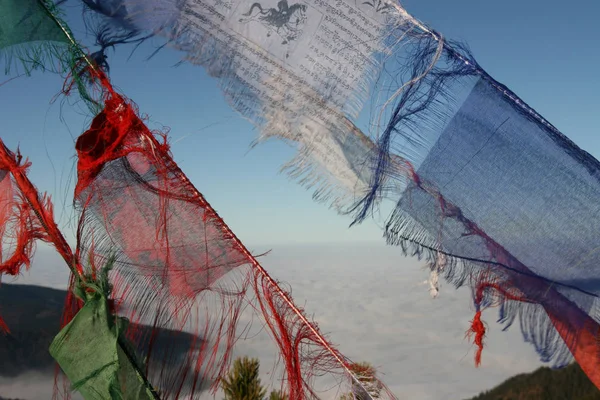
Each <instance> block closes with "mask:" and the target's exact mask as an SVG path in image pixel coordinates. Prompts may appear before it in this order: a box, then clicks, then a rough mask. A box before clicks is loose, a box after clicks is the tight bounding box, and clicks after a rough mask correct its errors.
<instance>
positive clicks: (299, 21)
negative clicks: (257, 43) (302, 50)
mask: <svg viewBox="0 0 600 400" xmlns="http://www.w3.org/2000/svg"><path fill="white" fill-rule="evenodd" d="M306 9H307V6H306V5H305V4H300V3H296V4H292V5H291V6H290V5H289V4H288V2H287V0H280V1H279V3H277V8H268V9H264V8H263V6H262V5H261V4H260V3H258V2H256V3H254V4H252V6H250V10H249V11H248V12H247V13H245V14H242V15H243V17H244V18H241V19H240V22H243V23H248V22H251V21H256V22H259V23H261V24H262V25H263V26H264V27H265V28H267V30H268V32H267V37H270V36H271V34H272V32H273V31H274V32H275V33H276V34H277V35H279V36H280V37H281V39H282V42H281V44H289V42H292V41H294V40H296V39H298V37H299V36H300V35H301V34H302V28H303V27H304V23H305V22H306Z"/></svg>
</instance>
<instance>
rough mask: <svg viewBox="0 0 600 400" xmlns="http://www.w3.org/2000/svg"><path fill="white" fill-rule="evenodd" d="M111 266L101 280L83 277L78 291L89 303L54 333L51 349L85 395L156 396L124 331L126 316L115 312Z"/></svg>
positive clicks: (144, 399)
mask: <svg viewBox="0 0 600 400" xmlns="http://www.w3.org/2000/svg"><path fill="white" fill-rule="evenodd" d="M109 268H110V267H106V268H105V269H104V270H103V271H102V273H101V274H100V276H99V277H98V279H97V281H96V282H93V281H92V282H90V281H88V282H86V283H85V284H84V283H81V282H78V284H77V285H76V289H75V294H76V295H77V296H78V297H80V298H83V299H85V305H84V306H83V308H82V309H81V310H80V311H79V312H78V313H77V315H75V317H74V318H73V320H72V321H71V322H70V323H69V324H68V325H67V326H65V327H64V328H63V329H62V330H61V331H60V332H59V333H58V335H57V336H56V337H55V338H54V340H53V341H52V343H51V344H50V354H51V355H52V357H54V359H55V360H56V361H57V362H58V364H59V365H60V367H61V368H62V370H63V372H64V373H65V375H67V377H68V378H69V380H70V381H71V384H72V389H73V390H76V391H78V392H79V393H81V394H82V395H83V397H84V398H85V399H86V400H105V399H113V400H151V399H156V398H157V396H156V395H154V394H153V393H152V391H151V390H152V389H151V387H150V385H149V383H148V382H147V380H146V379H145V377H144V376H142V375H141V368H140V365H139V364H138V362H137V360H136V358H135V355H134V351H133V350H132V349H131V348H129V346H128V343H127V341H126V339H125V337H124V335H123V332H124V330H125V328H126V325H127V320H126V319H124V318H119V317H116V316H114V315H111V313H110V310H109V306H108V294H109V293H110V286H109V284H108V269H109ZM87 278H88V279H89V276H88V277H87Z"/></svg>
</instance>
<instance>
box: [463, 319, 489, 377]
mask: <svg viewBox="0 0 600 400" xmlns="http://www.w3.org/2000/svg"><path fill="white" fill-rule="evenodd" d="M473 334H475V340H474V343H475V345H476V346H477V352H476V353H475V366H476V367H479V366H480V365H481V352H482V351H483V337H484V336H485V325H483V322H482V321H481V311H477V312H476V313H475V318H473V321H471V328H470V329H469V330H468V331H467V336H468V337H469V338H470V337H471V335H473Z"/></svg>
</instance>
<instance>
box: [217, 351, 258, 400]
mask: <svg viewBox="0 0 600 400" xmlns="http://www.w3.org/2000/svg"><path fill="white" fill-rule="evenodd" d="M259 366H260V363H259V361H258V359H256V358H252V359H250V358H248V357H243V358H238V359H236V360H235V361H234V363H233V368H232V369H231V370H230V371H229V373H228V374H227V376H226V377H225V378H223V379H222V380H221V387H222V388H223V391H224V392H225V400H263V398H264V396H265V394H266V393H267V391H266V389H265V388H264V387H263V386H262V385H261V383H260V378H259V376H258V370H259Z"/></svg>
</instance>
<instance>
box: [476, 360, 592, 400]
mask: <svg viewBox="0 0 600 400" xmlns="http://www.w3.org/2000/svg"><path fill="white" fill-rule="evenodd" d="M469 400H600V390H598V388H597V387H596V386H594V384H592V382H590V380H589V379H588V377H587V376H586V375H585V373H584V372H583V371H582V370H581V368H580V367H579V365H578V364H571V365H569V366H567V367H565V368H562V369H550V368H548V367H542V368H538V369H536V370H535V371H533V372H531V373H528V374H519V375H515V376H513V377H512V378H509V379H507V380H506V381H504V382H503V383H501V384H500V385H498V386H496V387H495V388H494V389H492V390H489V391H486V392H483V393H480V394H479V395H477V396H475V397H473V398H471V399H469Z"/></svg>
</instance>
